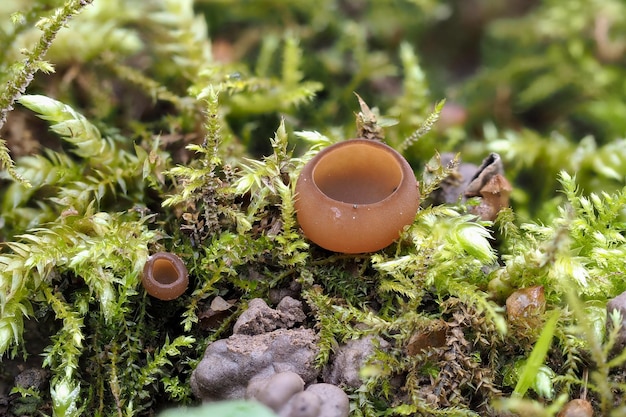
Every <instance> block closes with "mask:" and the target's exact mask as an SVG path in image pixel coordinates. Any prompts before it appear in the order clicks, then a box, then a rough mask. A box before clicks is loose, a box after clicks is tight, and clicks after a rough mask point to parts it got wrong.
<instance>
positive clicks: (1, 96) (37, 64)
mask: <svg viewBox="0 0 626 417" xmlns="http://www.w3.org/2000/svg"><path fill="white" fill-rule="evenodd" d="M92 2H93V0H68V1H67V2H66V3H65V4H64V6H63V7H61V8H59V9H56V10H55V12H54V13H53V14H52V16H50V17H45V18H41V19H40V20H39V22H37V27H38V28H40V29H41V30H42V32H43V33H42V34H41V37H40V38H39V41H38V42H37V44H36V45H35V46H34V47H33V49H32V50H29V51H27V52H26V58H25V59H24V61H22V63H20V64H19V65H17V66H16V67H14V68H13V70H12V76H10V77H9V78H8V80H7V81H6V84H5V86H4V88H3V89H2V92H1V93H0V128H2V127H3V126H4V124H5V123H6V120H7V114H8V113H9V112H10V111H11V110H13V105H14V103H15V101H16V100H17V99H18V98H19V97H20V96H21V95H22V94H24V92H25V91H26V88H27V87H28V85H29V84H30V83H31V82H32V79H33V76H34V75H35V73H36V72H38V71H43V72H51V71H53V67H52V66H51V65H50V64H49V63H48V62H46V61H44V60H43V58H44V56H45V55H46V52H47V51H48V49H49V48H50V45H51V44H52V41H53V40H54V38H55V37H56V35H57V33H58V32H59V30H61V28H63V27H64V25H65V24H66V23H67V21H68V20H69V19H70V18H71V17H72V16H74V15H76V14H78V13H79V12H80V11H81V10H82V9H83V8H84V7H86V6H87V5H89V4H91V3H92ZM11 161H12V159H11V157H10V156H9V152H8V148H7V147H6V144H5V142H4V141H2V142H0V164H1V166H2V168H4V169H7V172H8V173H9V174H10V175H11V176H12V177H13V178H14V179H15V180H16V181H18V182H20V183H26V182H25V181H24V178H22V177H20V176H19V175H15V174H16V171H15V169H14V165H13V163H12V162H11Z"/></svg>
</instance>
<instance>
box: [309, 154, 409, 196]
mask: <svg viewBox="0 0 626 417" xmlns="http://www.w3.org/2000/svg"><path fill="white" fill-rule="evenodd" d="M313 181H314V182H315V185H316V186H317V188H319V190H320V191H321V192H322V193H324V194H325V195H326V196H328V197H329V198H332V199H333V200H337V201H342V202H344V203H349V204H372V203H376V202H378V201H381V200H384V199H385V198H387V197H389V196H390V195H391V194H393V192H394V191H395V190H396V189H397V188H398V187H399V186H400V183H401V182H402V166H401V165H400V162H399V161H398V160H397V159H396V158H395V156H394V155H393V154H392V153H391V152H389V151H387V150H385V149H381V148H379V147H377V146H373V145H368V144H363V143H357V144H351V145H346V146H342V147H340V148H337V149H334V150H333V151H332V152H329V153H327V154H326V155H324V156H322V158H320V160H319V162H318V163H317V166H316V167H315V169H314V171H313Z"/></svg>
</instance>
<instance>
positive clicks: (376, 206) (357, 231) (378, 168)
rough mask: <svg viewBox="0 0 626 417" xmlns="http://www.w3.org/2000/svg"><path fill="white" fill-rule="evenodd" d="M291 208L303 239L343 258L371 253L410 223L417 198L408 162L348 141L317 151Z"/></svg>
mask: <svg viewBox="0 0 626 417" xmlns="http://www.w3.org/2000/svg"><path fill="white" fill-rule="evenodd" d="M296 193H297V196H296V201H295V208H296V211H297V217H298V222H299V223H300V227H301V228H302V230H303V231H304V234H305V235H306V236H307V238H309V239H310V240H311V241H313V242H314V243H316V244H317V245H319V246H321V247H323V248H325V249H328V250H331V251H334V252H342V253H365V252H374V251H377V250H379V249H382V248H384V247H386V246H388V245H390V244H391V243H392V242H393V241H394V240H396V239H397V238H398V237H399V235H400V231H401V230H402V228H403V227H405V226H406V225H409V224H411V223H412V222H413V219H414V218H415V214H416V213H417V210H418V208H419V202H420V194H419V188H418V184H417V181H416V179H415V175H414V173H413V170H412V169H411V166H410V165H409V163H408V162H407V161H406V160H405V159H404V158H403V157H402V155H400V154H399V153H398V152H396V151H395V150H394V149H392V148H391V147H389V146H387V145H385V144H383V143H380V142H376V141H373V140H367V139H351V140H347V141H344V142H340V143H337V144H334V145H332V146H329V147H328V148H326V149H323V150H322V151H320V152H319V153H318V154H317V155H316V156H315V157H314V158H313V159H311V160H310V161H309V162H308V163H307V164H306V165H305V166H304V168H303V170H302V172H301V173H300V177H299V178H298V183H297V184H296Z"/></svg>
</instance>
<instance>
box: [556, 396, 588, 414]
mask: <svg viewBox="0 0 626 417" xmlns="http://www.w3.org/2000/svg"><path fill="white" fill-rule="evenodd" d="M556 417H593V408H592V407H591V404H590V403H589V401H587V400H582V399H576V400H572V401H570V402H568V403H567V404H565V405H564V406H563V408H562V409H561V411H559V414H557V415H556Z"/></svg>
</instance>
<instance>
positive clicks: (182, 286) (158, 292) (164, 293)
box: [141, 252, 189, 301]
mask: <svg viewBox="0 0 626 417" xmlns="http://www.w3.org/2000/svg"><path fill="white" fill-rule="evenodd" d="M159 261H167V262H169V263H170V265H169V266H168V267H171V268H172V269H173V270H174V271H175V273H176V279H174V280H173V281H171V282H168V283H165V282H162V281H160V280H158V279H157V278H156V277H155V276H154V272H155V271H154V269H155V267H156V263H157V262H159ZM141 283H142V285H143V287H144V288H145V289H146V292H147V293H148V294H150V295H151V296H153V297H155V298H158V299H160V300H164V301H169V300H173V299H175V298H178V297H180V296H181V295H182V294H183V293H184V292H185V290H186V289H187V287H188V285H189V273H188V271H187V267H186V266H185V264H184V262H183V261H182V259H180V257H179V256H178V255H176V254H174V253H170V252H157V253H155V254H153V255H150V257H148V260H147V261H146V263H145V265H144V267H143V273H142V276H141Z"/></svg>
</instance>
